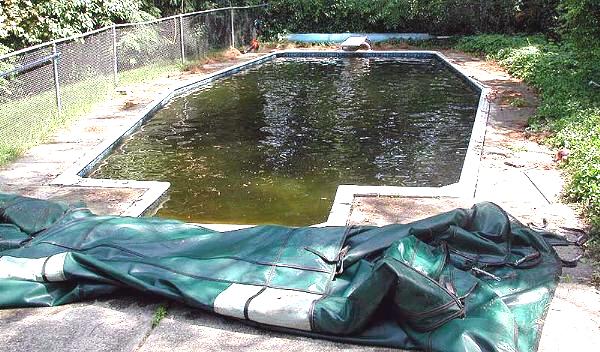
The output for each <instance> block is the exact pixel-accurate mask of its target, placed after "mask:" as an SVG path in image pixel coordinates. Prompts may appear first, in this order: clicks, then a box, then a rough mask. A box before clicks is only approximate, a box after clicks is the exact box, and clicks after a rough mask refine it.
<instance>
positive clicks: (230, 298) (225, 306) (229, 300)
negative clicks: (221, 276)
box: [213, 284, 263, 319]
mask: <svg viewBox="0 0 600 352" xmlns="http://www.w3.org/2000/svg"><path fill="white" fill-rule="evenodd" d="M262 288H263V287H262V286H255V285H241V284H232V285H231V286H229V287H228V288H226V289H225V290H224V291H223V292H221V293H220V294H219V295H218V296H217V298H215V302H214V303H213V309H214V310H215V313H218V314H223V315H227V316H230V317H235V318H239V319H244V318H245V317H244V307H245V306H246V302H247V301H248V300H249V299H250V298H251V297H252V296H254V295H256V294H257V293H258V292H259V291H260V290H262Z"/></svg>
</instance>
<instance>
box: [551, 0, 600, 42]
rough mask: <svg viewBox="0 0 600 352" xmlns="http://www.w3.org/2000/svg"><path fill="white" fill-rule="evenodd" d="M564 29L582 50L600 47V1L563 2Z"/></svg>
mask: <svg viewBox="0 0 600 352" xmlns="http://www.w3.org/2000/svg"><path fill="white" fill-rule="evenodd" d="M560 9H561V11H562V14H561V20H562V23H563V26H562V29H563V34H565V35H566V36H567V37H568V38H569V39H571V41H573V43H575V44H576V45H577V46H579V47H580V48H584V49H585V48H589V47H596V48H598V47H599V46H600V42H599V38H600V1H598V0H562V1H561V3H560Z"/></svg>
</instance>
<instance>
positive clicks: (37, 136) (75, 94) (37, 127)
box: [0, 77, 112, 165]
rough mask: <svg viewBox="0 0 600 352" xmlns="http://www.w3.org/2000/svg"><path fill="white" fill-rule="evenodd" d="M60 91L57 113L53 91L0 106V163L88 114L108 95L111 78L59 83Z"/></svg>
mask: <svg viewBox="0 0 600 352" xmlns="http://www.w3.org/2000/svg"><path fill="white" fill-rule="evenodd" d="M60 91H61V98H62V113H61V114H60V115H59V114H58V109H57V105H56V93H55V92H54V90H49V91H46V92H43V93H40V94H37V95H34V96H31V97H26V98H21V99H18V100H11V101H6V102H3V103H2V104H1V105H0V165H3V164H6V163H8V162H10V161H12V160H14V159H15V158H17V157H18V156H19V155H20V154H21V153H22V152H24V151H25V150H27V149H28V148H30V147H32V146H34V145H36V144H38V143H40V142H42V141H44V140H45V139H46V138H47V137H48V136H49V135H50V134H51V133H53V132H54V131H56V130H57V129H58V128H60V127H62V126H64V125H66V124H68V123H69V122H71V121H73V120H75V119H76V118H78V117H80V116H81V115H83V114H86V113H89V112H90V111H91V109H92V108H93V106H94V105H95V104H96V103H98V102H101V101H104V100H105V99H106V98H107V97H108V96H109V95H110V94H111V92H112V78H110V79H109V78H106V77H91V78H87V79H84V80H81V81H79V82H76V83H71V84H68V85H64V86H61V87H60Z"/></svg>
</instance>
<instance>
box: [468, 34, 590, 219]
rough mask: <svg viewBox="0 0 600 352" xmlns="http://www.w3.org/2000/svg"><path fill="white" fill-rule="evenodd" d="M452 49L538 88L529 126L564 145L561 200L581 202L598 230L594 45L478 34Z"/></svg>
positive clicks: (554, 143)
mask: <svg viewBox="0 0 600 352" xmlns="http://www.w3.org/2000/svg"><path fill="white" fill-rule="evenodd" d="M457 48H458V49H460V50H464V51H467V52H473V53H479V54H484V55H486V56H487V57H488V58H490V59H494V60H496V61H498V63H499V64H500V65H502V66H503V67H505V68H506V69H507V70H508V71H509V72H510V73H511V74H512V75H514V76H516V77H519V78H522V79H523V80H525V82H527V83H528V84H530V85H532V86H534V87H535V88H537V89H538V90H539V92H540V95H541V98H542V100H541V104H540V106H539V108H538V110H537V113H536V115H535V116H534V117H533V118H532V119H531V121H530V123H531V125H532V126H533V127H535V128H547V129H549V130H551V131H553V132H554V134H553V136H552V137H551V138H549V139H548V142H549V143H551V144H553V145H554V146H555V147H567V148H568V149H569V150H570V152H571V154H570V156H569V158H568V161H567V162H566V163H564V169H565V171H566V172H567V174H568V176H569V181H568V184H567V185H566V187H565V192H564V194H565V196H566V197H567V198H568V199H570V200H573V201H577V202H580V203H581V204H582V205H583V206H584V208H585V210H586V213H587V215H589V219H590V220H591V222H592V223H593V224H594V225H595V226H596V227H599V226H600V88H598V87H596V86H595V85H594V83H593V82H600V55H599V50H598V47H594V46H590V47H587V48H585V49H584V48H582V47H581V46H579V45H577V44H574V43H573V42H572V41H564V42H560V43H556V42H551V41H548V40H546V39H544V38H543V37H542V36H529V37H527V36H517V37H508V36H503V35H480V36H473V37H465V38H463V39H461V40H460V41H459V43H458V45H457Z"/></svg>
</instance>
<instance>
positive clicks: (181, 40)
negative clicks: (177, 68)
mask: <svg viewBox="0 0 600 352" xmlns="http://www.w3.org/2000/svg"><path fill="white" fill-rule="evenodd" d="M179 39H180V44H181V45H180V46H181V64H182V65H183V64H185V44H184V43H183V14H181V15H179Z"/></svg>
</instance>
